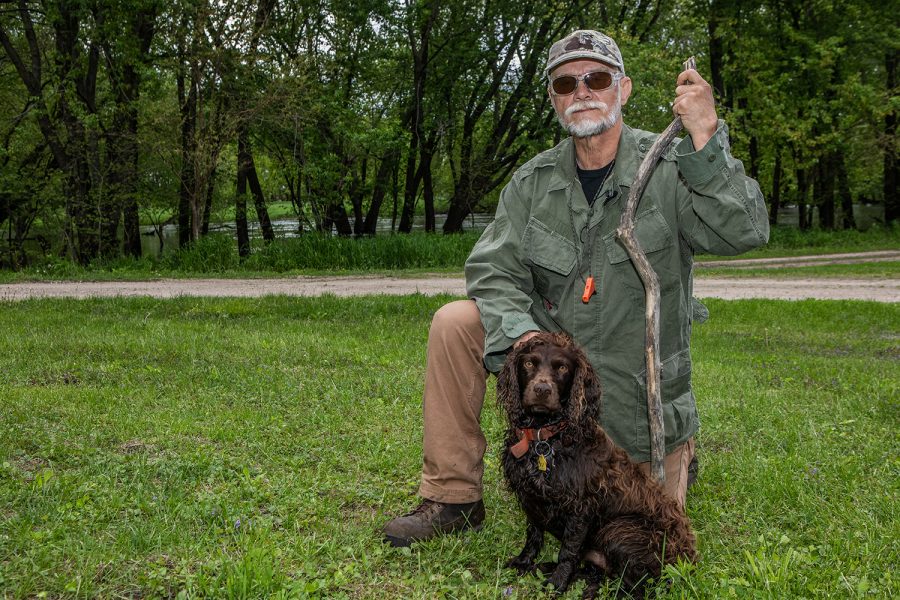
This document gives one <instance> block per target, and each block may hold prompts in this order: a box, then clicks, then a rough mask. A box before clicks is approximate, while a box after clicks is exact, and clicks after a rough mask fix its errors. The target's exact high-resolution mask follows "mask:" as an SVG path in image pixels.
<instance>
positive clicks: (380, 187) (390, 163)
mask: <svg viewBox="0 0 900 600" xmlns="http://www.w3.org/2000/svg"><path fill="white" fill-rule="evenodd" d="M397 159H398V156H397V152H396V151H389V152H386V153H385V154H384V155H383V156H382V157H381V164H379V165H378V171H377V172H376V173H375V184H374V186H373V187H372V199H371V201H370V202H369V210H368V212H367V213H366V218H365V220H364V221H363V225H362V234H363V235H375V231H376V227H377V225H378V215H379V213H380V212H381V205H382V204H383V203H384V197H385V195H386V194H387V186H388V178H390V177H391V174H392V173H393V172H395V171H396V169H395V166H396V164H397Z"/></svg>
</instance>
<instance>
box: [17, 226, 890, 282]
mask: <svg viewBox="0 0 900 600" xmlns="http://www.w3.org/2000/svg"><path fill="white" fill-rule="evenodd" d="M478 236H479V234H478V233H474V232H467V233H463V234H460V235H440V234H425V233H414V234H411V235H400V234H396V235H379V236H377V237H374V238H362V239H352V238H342V237H332V236H323V235H318V234H310V235H306V236H302V237H299V238H284V239H277V240H275V242H273V243H271V244H264V243H262V242H261V241H260V240H254V241H253V244H254V246H253V251H252V254H251V256H250V257H249V258H248V259H246V260H244V261H243V262H242V261H241V260H240V259H239V257H238V254H237V245H236V242H235V241H234V240H233V239H232V238H231V237H230V235H228V234H211V235H209V236H207V237H205V238H203V239H201V240H200V241H199V242H197V243H196V244H194V245H192V246H190V247H188V248H185V249H183V250H177V251H175V252H171V253H166V254H164V255H163V257H162V258H155V257H144V258H142V259H139V260H134V259H131V258H118V259H114V260H107V261H97V262H95V263H93V264H91V265H89V266H87V267H82V266H79V265H75V264H73V263H71V262H70V261H68V260H64V259H60V258H44V259H41V260H38V261H36V262H35V263H34V264H32V265H30V266H29V267H27V268H25V269H23V270H21V271H19V272H11V271H8V270H3V271H0V283H8V282H15V281H28V280H64V279H68V280H141V279H152V278H158V277H230V278H235V277H276V276H293V275H312V274H315V275H322V274H337V273H340V274H351V273H367V274H371V273H391V274H394V275H397V274H404V273H406V274H421V273H423V272H429V273H445V274H454V275H460V274H461V273H462V268H463V263H464V262H465V260H466V257H467V256H468V254H469V252H470V251H471V249H472V246H473V245H474V244H475V242H476V240H477V239H478ZM897 248H900V228H896V227H895V228H893V229H883V228H877V227H873V228H872V229H869V230H868V231H866V232H857V231H839V232H830V231H819V230H812V231H807V232H801V231H799V230H797V229H795V228H790V227H776V228H774V229H773V230H772V237H771V240H770V242H769V244H768V245H767V246H766V247H764V248H761V249H758V250H754V251H752V252H748V253H746V254H743V255H741V256H739V257H734V258H771V257H776V256H806V255H816V254H829V253H839V252H862V251H871V250H896V249H897ZM712 259H715V260H721V259H725V260H727V257H713V256H709V255H699V256H698V257H697V260H712ZM775 272H776V270H769V269H765V270H760V272H754V273H750V274H749V275H753V276H758V275H766V276H774V274H775ZM779 272H780V273H781V276H785V275H787V274H789V273H787V272H786V271H785V272H781V271H779ZM698 274H699V275H701V276H702V275H706V274H711V275H722V274H726V275H733V276H736V277H745V276H748V273H747V272H746V271H745V270H743V269H741V270H738V269H729V268H728V267H717V268H716V270H715V271H707V270H703V269H701V270H698ZM790 274H791V275H795V274H796V275H799V276H809V275H812V276H825V277H827V276H852V277H896V276H897V264H896V262H895V263H890V264H887V265H882V266H878V267H872V266H871V265H848V266H844V267H840V268H837V269H836V268H833V267H804V268H803V270H802V271H799V272H797V273H790Z"/></svg>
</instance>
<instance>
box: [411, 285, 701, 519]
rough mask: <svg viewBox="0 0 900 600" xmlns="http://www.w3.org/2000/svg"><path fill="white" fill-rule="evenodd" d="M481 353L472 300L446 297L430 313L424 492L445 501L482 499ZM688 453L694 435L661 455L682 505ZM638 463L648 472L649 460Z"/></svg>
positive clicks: (671, 491) (691, 450)
mask: <svg viewBox="0 0 900 600" xmlns="http://www.w3.org/2000/svg"><path fill="white" fill-rule="evenodd" d="M483 353H484V328H483V327H482V325H481V317H480V316H479V314H478V308H477V307H476V306H475V302H473V301H471V300H459V301H456V302H451V303H450V304H446V305H444V306H442V307H441V308H440V309H439V310H438V311H437V312H436V313H435V315H434V318H433V319H432V321H431V329H430V331H429V333H428V351H427V357H426V365H425V394H424V400H423V413H424V427H425V432H424V438H425V439H424V443H423V466H422V485H421V486H420V487H419V494H420V495H421V496H422V497H423V498H428V499H430V500H436V501H438V502H448V503H463V502H474V501H476V500H480V499H481V477H482V475H483V474H484V463H483V462H482V459H483V458H484V452H485V448H486V446H487V443H486V441H485V438H484V434H483V433H482V431H481V407H482V405H483V404H484V394H485V391H486V390H487V378H488V375H489V373H488V371H487V370H486V369H485V368H484V364H483V363H482V354H483ZM693 456H694V440H693V439H690V440H688V442H686V443H685V444H682V445H681V446H679V447H678V448H676V449H675V450H674V451H673V452H672V453H671V454H669V455H667V456H666V462H665V469H666V485H665V487H666V493H668V494H669V495H670V496H672V497H673V498H675V499H676V500H678V502H679V503H680V504H681V505H682V506H684V502H685V495H686V493H687V468H688V465H689V464H690V462H691V459H692V458H693ZM640 466H641V468H642V469H644V470H645V471H646V472H647V473H649V472H650V463H641V465H640Z"/></svg>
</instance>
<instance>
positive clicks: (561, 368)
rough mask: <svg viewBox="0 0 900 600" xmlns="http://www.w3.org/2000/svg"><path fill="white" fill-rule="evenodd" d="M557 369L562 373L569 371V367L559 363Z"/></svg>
mask: <svg viewBox="0 0 900 600" xmlns="http://www.w3.org/2000/svg"><path fill="white" fill-rule="evenodd" d="M556 370H557V371H559V372H560V373H568V372H569V367H567V366H566V365H559V366H558V367H556Z"/></svg>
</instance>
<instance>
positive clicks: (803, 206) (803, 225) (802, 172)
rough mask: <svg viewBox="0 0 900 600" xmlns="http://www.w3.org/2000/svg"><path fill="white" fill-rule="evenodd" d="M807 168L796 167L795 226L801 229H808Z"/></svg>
mask: <svg viewBox="0 0 900 600" xmlns="http://www.w3.org/2000/svg"><path fill="white" fill-rule="evenodd" d="M808 172H809V169H797V174H796V176H797V226H798V227H800V229H802V230H806V229H809V225H810V223H809V219H808V218H807V212H808V210H807V209H808V206H807V197H808V196H809V176H808Z"/></svg>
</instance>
